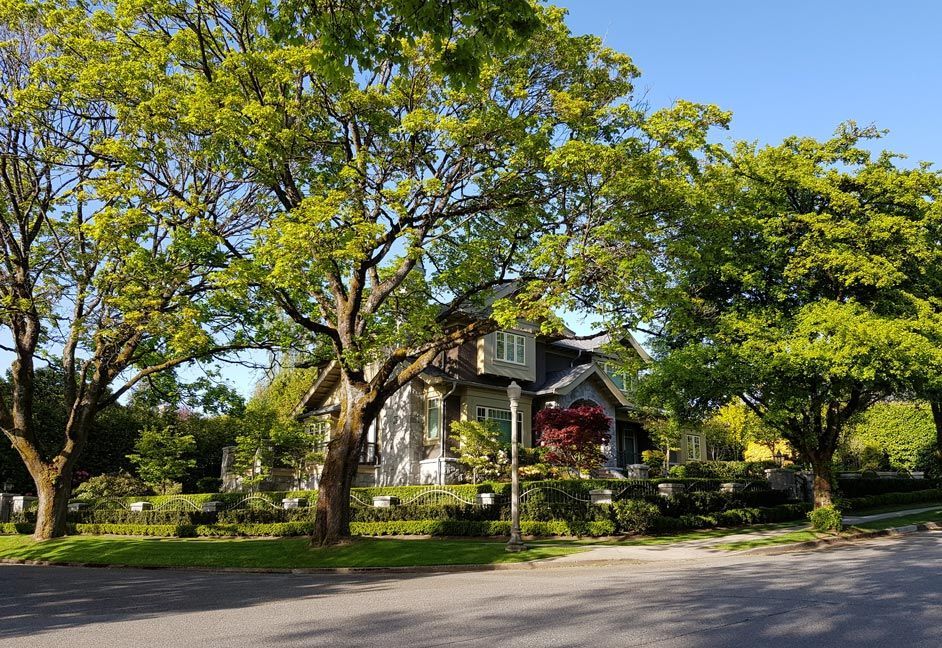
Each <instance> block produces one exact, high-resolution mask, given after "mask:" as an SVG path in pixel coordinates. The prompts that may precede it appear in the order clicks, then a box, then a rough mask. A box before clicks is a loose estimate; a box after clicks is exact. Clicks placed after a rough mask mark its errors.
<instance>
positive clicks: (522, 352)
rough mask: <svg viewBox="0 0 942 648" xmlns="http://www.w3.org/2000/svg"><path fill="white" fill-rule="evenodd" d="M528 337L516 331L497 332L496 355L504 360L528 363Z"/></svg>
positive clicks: (514, 362)
mask: <svg viewBox="0 0 942 648" xmlns="http://www.w3.org/2000/svg"><path fill="white" fill-rule="evenodd" d="M526 348H527V345H526V338H525V337H523V336H522V335H517V334H516V333H507V332H506V331H498V332H497V344H496V348H495V357H496V358H497V359H498V360H501V361H502V362H512V363H513V364H520V365H522V364H526V363H527V359H526Z"/></svg>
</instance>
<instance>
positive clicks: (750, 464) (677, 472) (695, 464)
mask: <svg viewBox="0 0 942 648" xmlns="http://www.w3.org/2000/svg"><path fill="white" fill-rule="evenodd" d="M767 467H768V464H767V463H766V462H762V461H689V462H687V463H685V464H681V465H679V466H674V467H672V468H671V470H670V476H671V477H682V478H687V479H690V478H700V479H717V480H719V481H723V482H730V481H734V482H736V481H738V482H749V481H754V480H757V479H765V469H766V468H767Z"/></svg>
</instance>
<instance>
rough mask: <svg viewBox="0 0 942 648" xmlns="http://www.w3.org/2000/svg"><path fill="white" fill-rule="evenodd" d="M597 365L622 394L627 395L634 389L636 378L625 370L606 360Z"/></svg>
mask: <svg viewBox="0 0 942 648" xmlns="http://www.w3.org/2000/svg"><path fill="white" fill-rule="evenodd" d="M598 365H599V367H600V368H601V369H602V371H604V372H605V375H607V376H608V377H609V378H611V380H612V382H613V383H615V386H616V387H618V389H619V390H621V391H622V392H624V393H629V392H631V391H632V390H633V389H634V387H635V383H636V382H637V378H636V377H635V376H632V375H631V374H630V373H629V372H627V371H625V369H623V368H622V367H620V366H619V365H617V364H616V363H614V362H608V361H607V360H602V361H599V362H598Z"/></svg>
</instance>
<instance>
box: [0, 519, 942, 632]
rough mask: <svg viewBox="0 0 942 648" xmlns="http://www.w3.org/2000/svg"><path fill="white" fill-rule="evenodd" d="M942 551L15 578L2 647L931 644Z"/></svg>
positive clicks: (871, 549) (926, 544)
mask: <svg viewBox="0 0 942 648" xmlns="http://www.w3.org/2000/svg"><path fill="white" fill-rule="evenodd" d="M940 548H942V537H940V536H939V535H923V536H912V537H909V538H905V539H897V540H884V541H874V542H869V543H866V544H864V545H857V546H853V547H842V548H835V549H831V550H828V551H824V552H815V553H811V552H808V553H803V554H792V555H787V556H775V557H762V558H745V557H741V556H740V557H738V558H736V559H733V560H729V561H717V562H715V563H712V564H711V563H706V564H702V565H697V564H684V565H670V564H667V563H657V564H651V565H642V566H631V567H628V566H622V567H613V568H606V569H597V568H596V569H559V570H545V571H512V572H494V573H469V574H436V575H423V576H417V575H414V576H402V575H395V576H388V575H386V576H321V575H281V574H221V573H199V572H185V571H172V570H168V571H153V572H149V571H137V570H128V571H125V570H111V569H101V570H97V569H95V570H90V569H73V568H45V569H44V568H30V567H3V568H0V639H2V638H10V637H22V636H25V635H28V634H32V633H44V632H50V631H55V630H63V629H78V628H80V627H81V626H85V625H87V624H92V623H110V622H116V621H144V620H148V621H152V622H155V623H157V624H161V625H160V626H159V627H161V628H165V627H168V626H166V625H164V624H165V623H166V622H167V621H166V619H162V618H161V617H165V616H168V615H175V614H184V613H192V612H201V611H213V612H218V613H219V614H218V615H217V617H214V618H217V619H218V620H219V623H220V624H221V625H222V627H223V630H222V632H223V633H224V634H215V635H209V636H207V635H206V634H205V633H211V632H217V633H219V632H220V630H219V629H218V628H217V629H216V630H215V631H214V630H212V629H210V628H209V627H206V626H204V625H203V623H204V622H201V621H198V620H195V619H194V620H189V619H188V620H187V621H186V623H187V624H188V627H192V629H193V632H194V634H193V636H192V637H184V638H179V637H161V639H164V638H166V639H168V641H166V642H163V643H166V644H167V645H194V644H196V643H200V642H201V643H207V642H209V644H210V645H213V639H216V640H217V642H218V643H219V644H224V643H227V642H228V643H230V644H232V645H235V644H238V645H249V643H254V644H255V645H280V644H287V645H332V646H347V645H349V646H354V645H373V644H378V643H380V642H382V643H383V644H384V645H390V646H400V645H412V646H428V645H436V644H442V643H452V642H460V641H461V640H466V641H468V642H469V643H471V644H474V645H477V644H480V643H483V642H485V641H487V642H488V643H493V644H495V645H498V644H499V645H500V646H501V647H502V648H503V647H504V646H518V645H519V646H544V645H554V646H558V645H574V644H576V643H578V644H591V645H593V646H632V645H642V644H653V645H658V646H677V647H681V646H682V647H684V648H698V647H700V646H703V647H706V646H711V647H713V646H737V648H741V647H742V646H763V647H777V646H782V647H785V646H788V647H789V648H793V647H795V646H828V645H851V644H853V645H884V646H895V645H907V646H913V645H925V646H935V645H938V632H937V628H938V627H939V624H940V623H942V587H940V586H939V582H940V577H942V554H940V551H939V550H940ZM271 603H279V604H283V605H279V606H278V607H277V608H274V609H270V608H266V607H264V606H265V604H271ZM240 623H241V624H243V625H238V624H240ZM142 626H143V624H142ZM133 627H136V626H133ZM148 627H149V628H150V629H153V624H152V625H151V626H148ZM142 630H143V627H142V628H141V629H138V630H137V632H141V631H142ZM128 631H129V632H130V630H128ZM200 632H202V633H204V634H203V635H202V636H201V637H200V636H199V633H200ZM37 636H42V635H41V634H39V635H37ZM137 636H138V637H140V638H141V645H144V644H147V645H151V642H152V641H154V639H153V638H152V637H146V635H137ZM577 637H581V638H582V640H581V641H577V640H576V638H577ZM185 639H189V640H190V641H189V642H188V641H186V640H185ZM174 641H176V643H174Z"/></svg>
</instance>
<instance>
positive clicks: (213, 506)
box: [202, 501, 222, 513]
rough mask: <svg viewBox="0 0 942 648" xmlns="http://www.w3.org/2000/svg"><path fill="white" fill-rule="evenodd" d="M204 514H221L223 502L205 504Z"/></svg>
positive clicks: (203, 507)
mask: <svg viewBox="0 0 942 648" xmlns="http://www.w3.org/2000/svg"><path fill="white" fill-rule="evenodd" d="M202 510H203V513H219V511H221V510H222V502H215V501H214V502H203V506H202Z"/></svg>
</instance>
